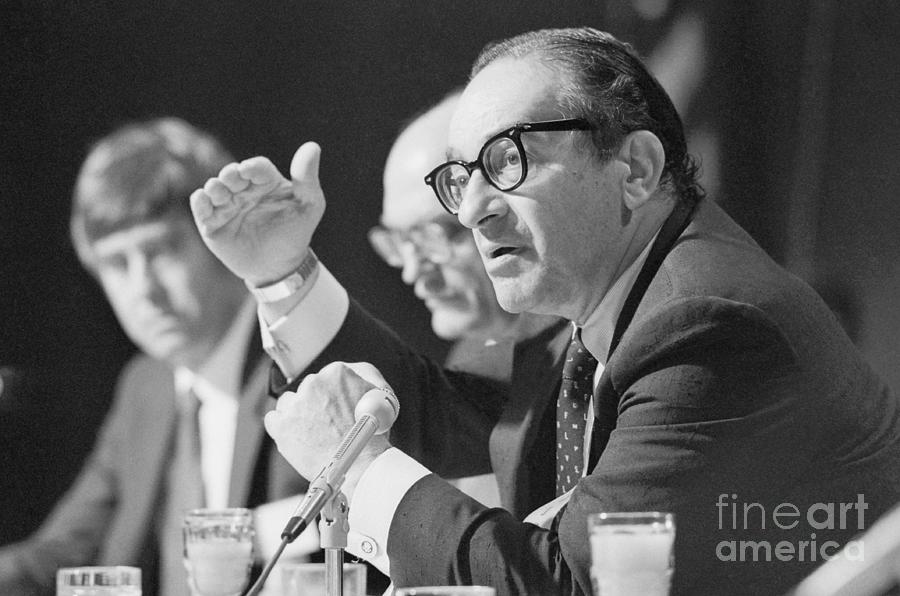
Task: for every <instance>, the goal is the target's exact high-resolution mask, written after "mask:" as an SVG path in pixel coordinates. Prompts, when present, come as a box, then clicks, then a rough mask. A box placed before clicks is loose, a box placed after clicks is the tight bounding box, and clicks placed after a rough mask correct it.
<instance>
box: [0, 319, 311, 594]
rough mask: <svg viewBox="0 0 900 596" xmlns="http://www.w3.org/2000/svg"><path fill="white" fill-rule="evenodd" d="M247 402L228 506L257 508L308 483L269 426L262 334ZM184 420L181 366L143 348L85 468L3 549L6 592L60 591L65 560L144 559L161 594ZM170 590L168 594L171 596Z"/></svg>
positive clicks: (254, 347)
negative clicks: (164, 518) (168, 482)
mask: <svg viewBox="0 0 900 596" xmlns="http://www.w3.org/2000/svg"><path fill="white" fill-rule="evenodd" d="M251 341H252V343H251V345H250V346H249V347H248V358H247V365H246V366H245V371H244V377H243V380H244V384H243V389H242V395H241V400H240V405H239V408H238V423H237V429H236V435H235V446H234V461H233V464H232V471H231V484H230V490H229V505H230V506H235V507H239V506H240V507H254V506H256V505H260V504H262V503H265V502H267V501H270V500H275V499H278V498H283V497H288V496H291V495H294V494H297V493H299V492H302V491H304V490H305V489H306V486H307V483H306V481H305V480H303V479H302V478H300V476H299V475H298V474H297V473H296V472H295V471H294V470H293V468H291V467H290V465H289V464H288V463H287V462H286V461H285V460H284V459H283V458H282V457H281V456H280V455H279V454H278V453H277V450H276V449H274V447H273V446H272V444H271V441H270V440H269V439H268V437H267V435H266V434H265V429H264V428H263V423H262V419H263V415H264V414H265V412H266V411H268V410H269V409H271V408H272V407H274V403H275V401H274V400H273V399H272V398H270V397H269V396H268V384H267V379H268V365H269V361H268V359H266V358H263V357H261V346H260V342H259V339H258V336H255V337H254V338H253V339H252V340H251ZM175 421H176V412H175V387H174V377H173V374H172V370H171V369H170V368H169V367H167V366H166V365H165V364H163V363H161V362H159V361H156V360H153V359H151V358H148V357H147V356H138V357H136V358H135V359H134V360H132V361H131V362H130V363H129V364H128V365H127V366H126V368H125V370H124V371H123V373H122V375H121V376H120V381H119V384H118V387H117V391H116V397H115V400H114V402H113V406H112V409H111V411H110V413H109V414H108V416H107V418H106V421H105V423H104V425H103V427H102V429H101V432H100V435H99V437H98V440H97V443H96V445H95V447H94V450H93V452H92V454H91V456H90V457H89V459H88V461H87V462H86V464H85V466H84V468H83V470H82V471H81V473H80V475H79V476H78V478H77V479H76V481H75V484H74V485H73V486H72V487H71V488H70V489H69V491H68V492H67V493H66V495H65V496H64V497H63V499H62V500H61V501H60V502H59V503H58V504H57V506H56V507H55V509H54V510H53V512H52V513H51V514H50V516H49V517H48V518H47V520H45V521H44V523H43V524H42V525H41V527H40V528H39V529H38V530H37V531H36V532H35V534H33V535H32V536H31V537H30V538H28V539H27V540H25V541H23V542H21V543H17V544H14V545H10V546H8V547H4V548H3V549H0V594H10V595H13V594H15V595H16V596H20V595H21V596H26V595H32V594H33V595H38V594H41V595H43V594H48V595H52V594H53V593H54V589H55V584H54V581H55V580H54V577H55V572H56V569H57V568H58V567H64V566H79V565H110V564H116V565H136V566H139V567H141V568H142V570H143V572H144V573H143V575H144V579H145V588H146V589H145V591H144V595H145V596H152V595H153V594H155V591H156V587H155V580H156V578H155V577H153V575H154V571H155V565H156V561H155V552H156V546H157V545H156V542H155V541H156V537H155V533H154V524H155V523H156V522H157V521H158V520H157V519H156V516H157V514H158V513H159V512H158V511H157V509H159V508H160V507H159V506H158V505H159V504H160V503H161V499H160V497H161V494H160V493H161V488H162V487H163V485H164V480H165V475H166V470H167V465H168V462H169V461H170V459H171V458H170V449H171V443H172V440H173V435H174V432H173V431H174V427H175ZM166 596H168V595H166Z"/></svg>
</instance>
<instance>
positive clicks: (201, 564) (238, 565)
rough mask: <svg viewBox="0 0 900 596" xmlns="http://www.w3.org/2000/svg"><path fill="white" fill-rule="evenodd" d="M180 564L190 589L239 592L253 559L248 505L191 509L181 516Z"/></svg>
mask: <svg viewBox="0 0 900 596" xmlns="http://www.w3.org/2000/svg"><path fill="white" fill-rule="evenodd" d="M182 530H183V533H184V567H185V569H187V574H188V584H189V585H190V588H191V592H192V593H193V594H197V595H199V596H239V595H240V594H241V592H243V590H244V588H245V587H246V585H247V580H248V579H249V578H250V566H251V565H252V563H253V515H252V513H251V512H250V510H249V509H243V508H233V509H193V510H191V511H189V512H187V513H186V514H185V516H184V524H183V525H182Z"/></svg>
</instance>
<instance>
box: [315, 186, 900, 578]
mask: <svg viewBox="0 0 900 596" xmlns="http://www.w3.org/2000/svg"><path fill="white" fill-rule="evenodd" d="M551 343H552V342H551ZM550 345H551V344H547V346H544V348H540V346H538V349H537V351H532V354H538V356H537V357H536V358H535V357H532V359H531V360H530V361H529V362H530V364H525V363H523V364H522V365H520V366H517V363H516V360H515V356H514V359H513V365H512V375H511V379H506V380H504V379H502V378H501V379H498V378H497V375H492V376H493V379H491V380H489V381H486V380H485V379H484V377H482V376H472V375H469V374H465V373H462V372H459V371H442V370H441V369H440V367H438V366H436V365H434V364H433V363H431V362H429V361H427V360H426V359H424V358H422V357H421V356H419V355H417V354H415V353H413V352H412V351H410V350H409V349H407V348H406V347H405V346H404V345H403V344H402V342H400V341H399V340H397V338H396V337H394V336H393V335H392V334H391V333H390V332H389V331H388V330H386V329H385V328H384V327H383V326H381V325H380V324H378V323H374V322H372V321H371V320H368V319H367V318H366V316H365V313H363V312H362V311H361V309H358V308H356V307H354V308H352V309H351V312H350V315H349V316H348V319H347V321H346V323H345V325H344V327H343V329H342V331H341V332H340V333H339V334H338V336H337V337H336V338H335V340H334V341H333V342H332V343H331V345H330V346H329V347H328V348H327V349H326V350H325V352H324V353H323V354H322V355H321V357H320V358H319V359H318V361H317V362H316V363H314V364H313V366H312V367H311V370H317V369H318V367H319V366H321V365H324V364H325V363H327V362H329V361H331V360H350V361H352V360H368V361H370V362H372V363H373V364H375V365H376V366H378V367H379V368H380V369H381V371H382V372H383V373H384V375H385V378H386V379H387V380H388V382H389V383H391V384H392V386H393V387H394V388H395V390H396V391H397V394H398V396H399V397H400V399H401V411H400V417H399V418H398V421H397V423H396V424H395V427H394V428H393V429H392V435H391V436H392V441H393V442H394V444H395V445H398V446H400V447H401V448H404V449H406V450H409V451H410V453H412V454H414V456H415V457H418V458H419V459H421V460H422V461H423V463H425V465H427V466H429V467H430V468H432V469H434V470H436V471H446V470H447V468H450V469H452V470H453V472H459V471H460V470H459V469H458V468H461V467H462V468H465V467H478V466H484V465H490V464H493V465H494V471H495V472H496V473H497V475H498V478H499V480H500V483H501V490H503V487H504V486H505V487H506V489H505V492H503V493H502V494H504V495H505V496H504V499H505V502H511V503H516V502H517V501H516V500H515V499H516V497H512V499H511V498H510V495H511V494H515V492H516V488H515V486H516V485H517V483H519V482H520V479H524V478H527V475H523V474H522V468H521V465H520V464H521V462H522V461H527V457H526V458H523V450H527V445H528V440H527V439H522V437H527V436H528V434H529V433H535V432H536V433H537V434H540V429H541V428H546V426H547V425H551V426H552V424H553V422H552V420H553V418H552V417H551V416H547V415H545V414H546V413H547V412H549V411H550V410H552V409H553V408H552V407H550V406H551V405H552V404H553V403H555V387H556V383H557V380H558V375H559V373H558V370H559V365H558V359H557V358H556V354H557V353H558V351H559V350H560V349H561V348H560V347H559V345H555V346H554V347H553V348H552V349H551V347H550ZM517 355H518V356H519V357H521V356H522V354H521V353H517ZM482 372H484V371H482ZM510 381H511V383H510ZM510 387H512V390H510ZM538 394H541V395H542V396H543V399H541V397H540V396H538ZM594 399H595V408H596V411H597V415H598V416H600V417H601V420H599V423H600V425H601V426H602V424H604V423H605V422H608V420H602V418H603V417H604V416H608V414H605V413H608V412H610V411H611V412H612V414H613V417H614V418H615V419H614V420H612V424H614V430H613V431H612V433H611V436H610V438H609V442H608V445H607V446H606V448H605V450H603V452H602V455H601V456H600V458H599V461H598V463H597V465H596V466H595V467H594V468H593V469H592V470H591V473H590V474H589V475H588V476H587V477H586V478H585V479H584V480H582V482H581V483H580V484H579V486H578V487H577V488H576V490H575V492H574V494H573V496H572V500H571V502H570V503H569V505H568V506H567V507H566V509H565V510H564V511H563V513H562V514H561V516H560V517H559V518H558V520H557V521H558V524H557V525H556V527H554V528H553V529H552V530H544V529H540V528H537V527H535V526H533V525H530V524H523V523H521V522H520V521H519V520H518V519H517V517H520V516H521V515H520V514H521V510H517V509H516V508H515V507H513V509H514V514H511V513H510V512H507V511H504V510H500V509H486V508H484V507H483V506H481V505H480V504H478V503H476V502H475V501H473V500H471V499H469V498H467V497H466V496H465V495H463V494H462V493H460V492H459V491H457V490H455V489H454V488H453V487H451V486H449V485H448V484H446V483H444V482H443V481H441V480H440V479H439V478H437V477H436V476H433V475H432V476H428V477H425V478H423V479H422V480H420V481H419V482H418V483H417V484H416V485H415V486H414V487H413V488H412V489H411V490H410V491H409V492H408V493H407V494H406V496H405V497H404V499H403V501H402V502H401V504H400V507H399V509H398V511H397V512H396V514H395V516H394V519H393V522H392V526H391V531H390V537H389V542H388V547H387V548H388V552H389V555H390V556H391V574H392V579H393V580H394V582H395V583H396V584H397V585H398V586H406V585H432V584H446V583H464V584H467V583H474V584H485V585H491V586H494V587H496V588H497V589H498V594H557V593H559V594H568V593H572V594H589V593H590V590H591V583H590V578H589V568H590V553H589V546H588V536H587V525H586V519H587V516H588V514H590V513H594V512H598V511H603V510H607V511H615V510H631V511H654V510H661V511H672V512H674V513H675V514H676V517H677V526H678V529H677V537H676V555H675V560H676V574H675V579H674V589H673V594H676V595H679V594H691V595H697V594H753V595H759V594H777V593H781V592H783V591H784V590H786V589H787V588H788V587H790V586H792V585H793V584H794V583H796V581H797V580H798V579H799V578H800V577H801V576H802V575H804V574H806V573H807V572H808V571H809V570H811V568H812V567H814V566H815V565H817V564H819V563H820V562H821V561H822V554H821V553H822V550H821V549H822V545H823V544H827V546H826V551H827V552H833V548H832V547H831V543H828V541H829V540H834V541H835V542H836V543H839V544H840V543H844V542H846V541H847V540H848V539H849V538H850V537H851V536H852V535H853V534H855V533H856V532H857V531H858V529H857V523H856V522H857V517H856V515H857V513H856V510H852V509H851V510H850V514H849V515H848V516H845V519H844V521H843V523H842V522H841V519H840V518H839V516H836V517H835V518H833V519H831V520H828V519H824V520H822V518H821V517H816V514H815V513H814V514H813V517H812V519H811V521H810V519H809V518H807V516H806V514H807V513H808V512H809V510H810V507H813V506H814V505H815V504H816V503H821V504H823V505H824V506H825V508H826V509H825V510H824V511H819V512H818V515H819V516H824V515H825V514H826V513H827V511H828V509H827V508H828V507H829V506H830V507H832V510H833V511H835V512H839V511H840V509H841V505H840V504H841V503H854V502H857V501H858V500H859V498H860V497H859V496H858V495H863V497H862V499H863V500H864V502H865V505H864V507H865V508H864V510H863V517H864V525H865V527H868V525H869V524H870V523H871V522H872V521H874V519H875V518H876V517H877V516H878V515H880V514H881V513H882V512H884V511H886V510H887V509H888V508H889V506H890V505H891V504H893V503H894V502H896V501H897V500H900V405H898V402H897V400H896V398H895V397H893V396H892V395H890V393H889V392H888V390H887V388H886V386H885V385H884V384H883V383H882V382H881V381H880V380H879V379H877V378H876V376H875V375H874V373H873V372H872V371H871V369H870V368H869V367H868V366H867V365H866V364H865V363H864V362H863V360H862V358H861V356H860V354H859V353H858V351H857V350H856V349H855V348H854V346H853V345H852V344H851V342H850V341H849V339H848V338H847V337H846V335H845V334H844V333H843V331H842V330H841V329H840V327H839V325H838V323H837V321H836V319H835V318H834V317H833V316H832V314H831V313H830V312H829V311H828V309H827V307H826V306H825V305H824V303H823V302H822V301H821V300H820V299H819V298H818V296H816V294H815V293H814V292H813V291H812V290H811V289H810V288H809V287H808V286H807V285H806V284H804V283H802V282H801V281H799V280H798V279H796V278H794V277H793V276H791V275H789V274H788V273H787V272H785V271H784V270H782V269H781V268H780V267H778V266H777V265H776V264H775V263H774V262H773V261H772V260H771V259H770V258H769V257H768V256H767V255H765V253H764V252H763V251H762V250H761V249H760V248H759V247H758V246H757V245H756V243H755V242H754V241H753V240H752V239H751V238H750V237H749V236H748V235H747V234H746V233H745V232H744V231H743V230H741V229H740V228H739V227H738V226H737V225H736V224H735V223H734V222H733V221H732V220H731V219H730V218H728V217H727V215H725V213H724V212H722V211H721V209H720V208H718V207H717V206H716V205H715V204H713V203H702V204H701V205H700V206H699V207H698V208H697V211H696V213H695V215H694V219H693V221H692V223H691V224H690V225H689V227H688V228H687V229H686V230H685V231H684V233H682V234H681V236H680V237H679V239H678V241H677V243H676V244H675V245H674V247H673V248H672V249H671V250H670V251H669V252H668V254H667V256H666V258H665V260H664V261H663V262H662V265H661V267H660V268H659V270H658V271H657V272H656V274H655V275H654V277H653V279H652V282H651V283H650V286H649V288H648V290H647V291H646V293H645V295H644V297H643V299H642V300H641V302H640V305H639V307H638V309H637V312H636V314H635V317H634V319H633V321H632V323H631V325H630V326H629V327H628V330H627V331H626V333H625V334H624V336H623V337H622V340H621V343H620V344H619V346H618V349H617V350H616V351H615V353H614V354H613V355H612V357H611V358H610V360H609V361H608V362H607V365H606V368H605V370H604V373H603V376H602V378H601V380H600V384H599V387H598V391H597V393H596V395H595V396H594ZM518 400H524V401H525V403H524V404H518V403H517V402H518ZM529 402H530V403H529ZM507 409H508V411H509V414H508V415H507V414H506V411H507ZM535 425H537V431H535V430H534V428H535ZM516 427H518V428H519V429H520V430H521V429H524V432H518V431H516ZM507 430H510V431H511V432H510V433H509V434H510V435H512V436H506V437H504V436H503V435H504V433H505V432H506V431H507ZM551 449H552V447H551ZM550 474H552V472H550ZM533 480H534V479H533V478H532V479H531V482H533ZM522 481H523V482H524V483H525V485H526V486H527V485H528V482H527V481H525V480H522ZM511 486H512V487H513V488H510V487H511ZM525 490H528V489H527V488H526V489H525ZM732 495H733V496H732ZM723 497H724V500H722V501H721V502H722V503H723V504H724V506H717V503H718V502H720V499H722V498H723ZM510 499H511V500H510ZM754 504H757V505H754ZM732 505H733V507H734V508H730V507H732ZM745 505H747V506H748V507H749V512H750V513H749V514H748V516H747V519H746V520H745V519H744V506H745ZM779 506H781V509H778V513H779V514H782V513H784V511H793V510H794V509H796V510H797V511H798V512H799V515H798V516H797V518H796V520H797V522H798V523H796V524H794V525H793V527H790V528H787V529H782V527H787V526H791V524H790V523H785V522H790V521H792V520H791V519H786V518H784V517H781V518H780V519H779V521H780V522H781V525H780V526H779V525H777V524H775V523H774V521H773V512H775V511H776V509H777V508H778V507H779ZM760 511H762V512H763V514H764V515H760ZM814 511H815V508H814ZM733 512H736V515H735V516H734V518H732V513H733ZM732 519H735V521H734V523H733V522H732ZM829 525H830V526H833V527H828V526H829ZM748 541H750V544H749V545H747V544H746V543H747V542H748ZM814 541H815V544H816V545H817V546H815V547H813V549H814V550H816V551H817V552H816V553H815V555H811V554H810V553H811V551H810V544H811V543H812V542H814ZM782 542H784V543H787V544H789V545H791V547H792V548H793V549H794V552H793V554H792V555H790V554H788V555H785V552H786V551H785V550H781V551H779V552H780V553H781V558H779V556H777V555H776V554H775V551H774V548H775V546H776V545H777V544H779V543H782ZM804 542H805V544H803V543H804ZM760 544H762V546H760ZM765 544H768V545H769V547H770V550H769V551H768V553H769V554H768V555H767V554H766V552H767V551H766V549H765ZM781 548H782V549H784V548H787V547H784V546H782V547H781ZM754 549H755V550H754ZM802 549H805V550H804V551H803V552H802V553H801V550H802ZM754 557H756V559H757V560H756V561H754ZM732 559H734V560H732ZM782 559H784V560H782Z"/></svg>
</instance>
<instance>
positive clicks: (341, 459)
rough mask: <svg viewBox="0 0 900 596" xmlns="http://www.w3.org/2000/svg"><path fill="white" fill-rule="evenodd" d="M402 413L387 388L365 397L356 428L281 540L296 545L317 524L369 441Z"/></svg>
mask: <svg viewBox="0 0 900 596" xmlns="http://www.w3.org/2000/svg"><path fill="white" fill-rule="evenodd" d="M399 413H400V402H399V401H397V396H396V395H394V394H393V392H392V391H391V390H390V389H388V388H387V387H384V388H381V389H370V390H369V391H367V392H366V393H365V395H363V396H362V398H361V399H360V400H359V403H357V404H356V409H355V410H354V415H355V416H356V424H354V425H353V428H351V429H350V431H349V432H348V433H347V434H346V436H345V437H344V440H343V441H342V442H341V444H340V446H339V447H338V449H337V451H336V452H335V454H334V457H332V458H331V461H329V462H328V464H326V465H325V467H324V468H322V471H321V472H319V474H318V475H317V476H316V477H315V478H314V479H313V481H312V482H310V484H309V490H308V491H307V493H306V497H305V498H304V499H303V501H301V502H300V505H298V506H297V509H296V510H294V515H293V516H291V519H290V520H289V521H288V523H287V525H286V526H285V527H284V530H283V531H282V532H281V538H282V540H284V541H285V542H288V543H290V542H293V541H294V540H295V539H296V538H297V536H299V535H300V533H301V532H303V530H305V529H306V527H307V526H308V525H309V524H310V523H312V522H313V521H314V520H315V518H316V516H317V515H318V514H319V512H320V511H321V510H322V507H324V506H325V504H326V503H327V502H328V500H329V499H331V498H332V497H333V496H334V495H335V494H337V492H338V491H339V490H340V488H341V485H342V484H343V483H344V476H345V475H346V474H347V470H349V469H350V466H351V465H353V462H354V461H356V458H357V457H359V454H360V452H362V450H363V448H364V447H365V446H366V444H367V443H368V442H369V440H370V439H371V438H372V437H373V436H374V435H380V434H382V433H385V432H387V430H388V429H389V428H391V425H392V424H394V421H395V420H396V419H397V414H399Z"/></svg>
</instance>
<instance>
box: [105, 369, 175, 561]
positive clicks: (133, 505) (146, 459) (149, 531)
mask: <svg viewBox="0 0 900 596" xmlns="http://www.w3.org/2000/svg"><path fill="white" fill-rule="evenodd" d="M149 374H151V376H155V375H157V374H158V375H160V377H161V378H159V381H158V382H157V381H156V379H151V378H150V377H148V380H153V381H154V382H148V383H145V384H137V383H136V384H135V386H132V387H130V388H128V390H129V391H136V392H139V393H140V394H141V395H139V396H138V397H137V398H136V399H135V400H134V401H133V402H132V403H136V404H139V406H140V408H139V410H136V411H134V412H133V413H132V415H133V416H134V420H133V422H134V423H133V424H130V425H129V429H130V432H133V433H135V436H133V437H132V438H131V439H132V440H130V441H128V442H127V443H126V448H128V449H129V457H126V458H123V461H124V462H126V466H127V469H125V470H122V477H123V478H128V481H127V482H123V483H122V486H121V488H122V491H123V492H122V494H121V495H120V497H119V498H120V501H119V503H120V506H121V507H122V511H121V513H120V515H119V516H118V517H119V519H121V520H122V523H116V524H114V525H113V527H112V528H111V529H110V535H109V538H108V540H107V541H106V543H105V544H104V548H103V551H104V552H103V553H101V555H100V558H99V560H100V561H101V562H104V563H106V562H109V561H112V562H121V561H138V560H140V557H141V551H142V550H143V549H145V548H147V544H146V541H147V540H154V539H155V538H154V536H155V533H154V532H153V528H154V527H155V523H156V521H155V520H154V516H155V515H156V514H157V509H158V505H159V504H160V503H163V502H164V499H163V493H164V491H165V490H166V474H165V471H166V470H167V469H168V466H167V464H168V460H169V459H170V454H171V449H172V443H173V441H174V435H175V415H176V414H175V382H174V377H173V375H172V373H171V370H169V369H168V368H165V367H163V365H161V364H160V365H159V369H158V370H157V371H155V373H149ZM132 447H137V448H134V449H132ZM136 536H143V537H144V538H143V539H140V540H135V537H136ZM154 548H155V547H154Z"/></svg>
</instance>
